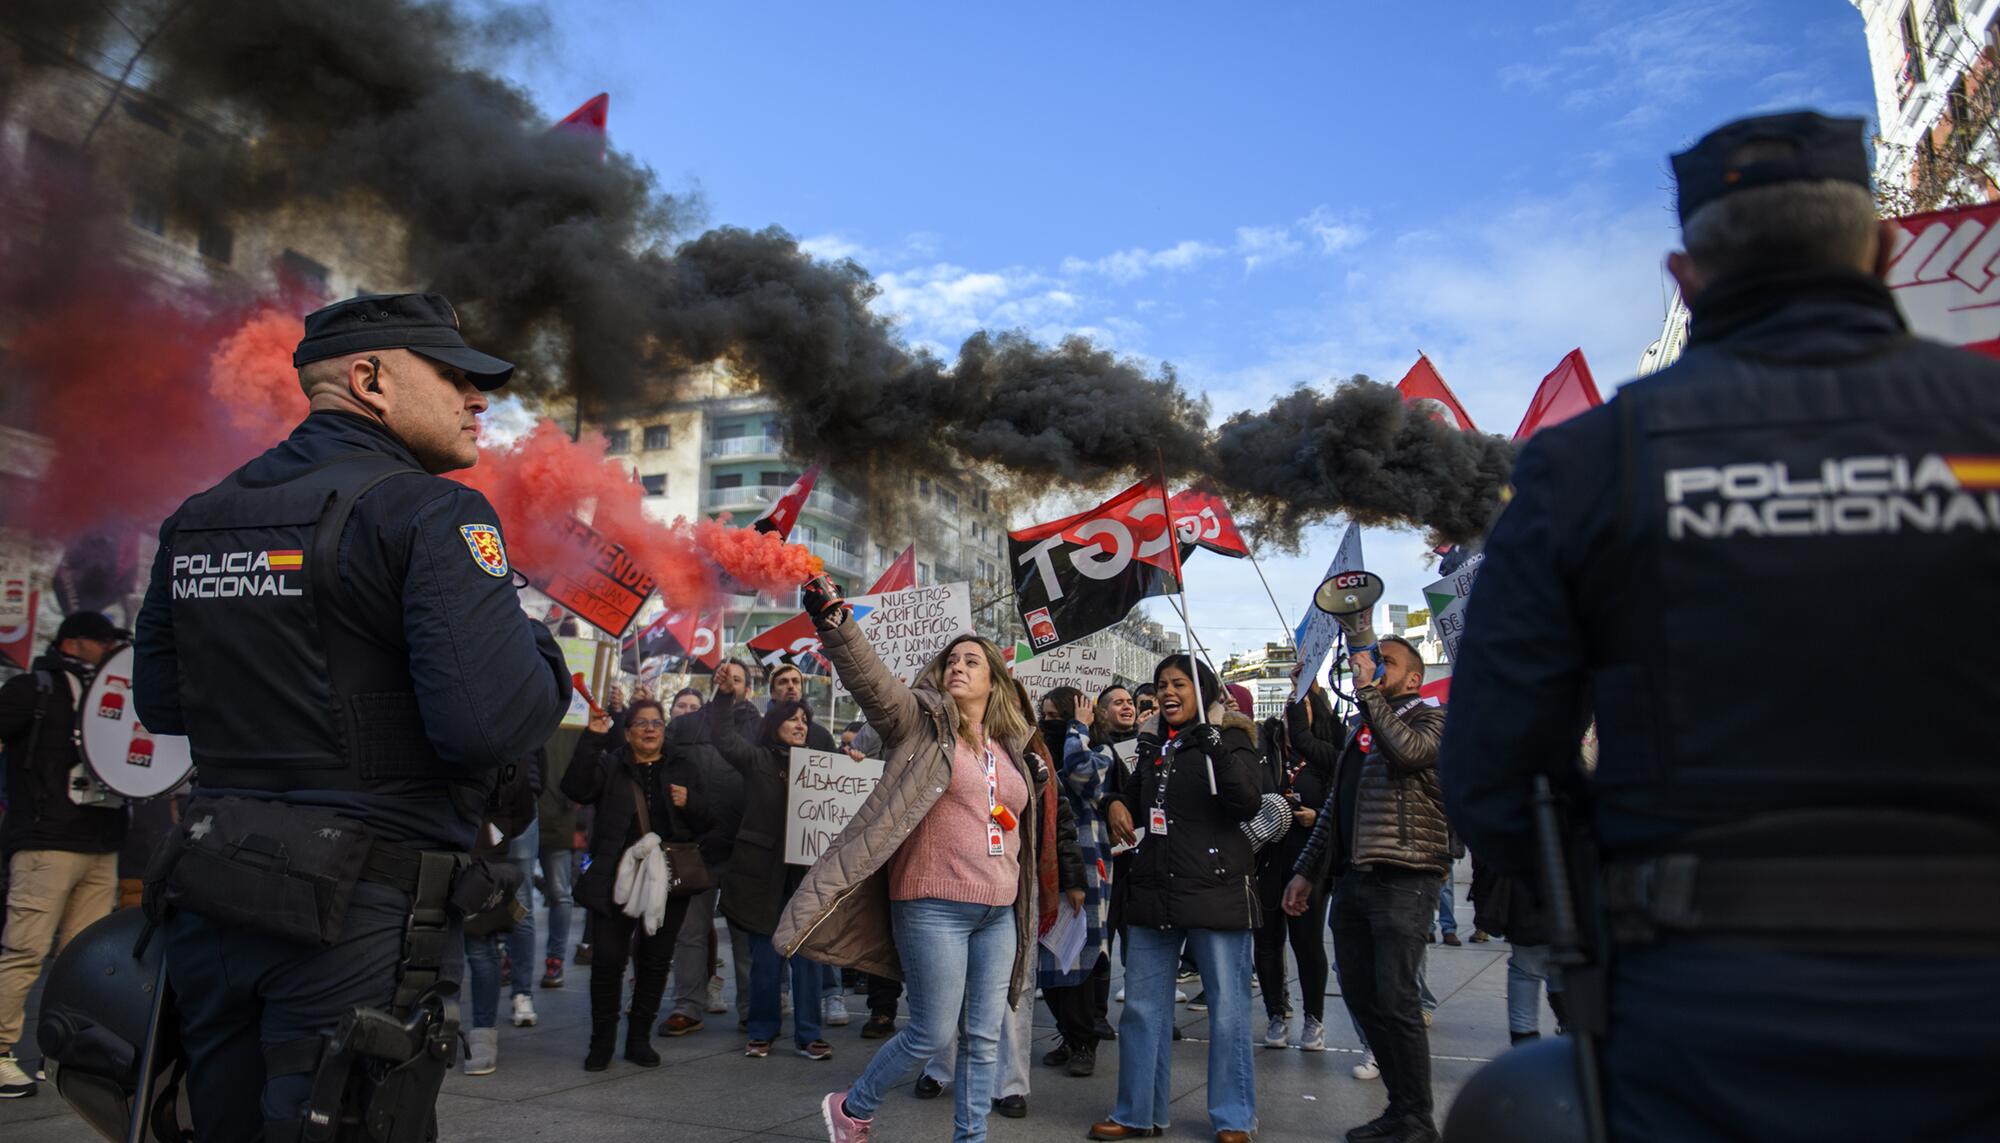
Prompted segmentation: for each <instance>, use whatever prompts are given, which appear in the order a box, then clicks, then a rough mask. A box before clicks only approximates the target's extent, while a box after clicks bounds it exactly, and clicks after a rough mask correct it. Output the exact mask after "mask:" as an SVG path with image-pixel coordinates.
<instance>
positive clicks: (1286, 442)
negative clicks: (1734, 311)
mask: <svg viewBox="0 0 2000 1143" xmlns="http://www.w3.org/2000/svg"><path fill="white" fill-rule="evenodd" d="M477 13H478V14H476V15H475V14H474V13H473V12H472V11H471V10H469V9H468V8H467V7H465V6H456V5H453V4H452V3H450V2H449V0H433V2H421V0H340V2H339V3H327V2H325V0H124V2H122V3H121V2H120V0H107V2H106V3H104V4H93V5H72V4H59V3H54V2H52V0H16V3H14V4H10V5H9V6H8V8H7V11H6V13H5V14H4V15H0V27H7V28H9V29H10V30H11V31H13V32H14V33H15V34H17V35H19V36H21V37H22V38H23V39H24V40H26V41H29V42H35V43H41V44H47V45H60V44H89V43H92V42H102V41H104V40H105V39H106V37H107V34H108V33H109V32H110V30H111V29H112V28H113V27H114V26H122V27H124V28H126V29H129V30H130V32H131V37H130V38H131V40H132V41H133V42H134V43H143V44H144V51H145V60H144V72H145V73H146V74H147V75H148V76H149V83H150V90H152V91H153V92H154V93H156V94H158V95H160V96H161V97H163V98H165V99H168V100H170V101H173V102H175V103H178V104H181V105H184V106H200V107H213V108H219V109H222V110H223V111H225V112H226V113H227V114H228V115H229V116H230V117H231V118H232V119H234V120H235V121H236V122H237V123H239V124H241V125H242V130H241V132H240V138H237V139H235V140H232V141H229V142H217V143H215V144H213V145H211V146H208V147H204V148H200V149H192V148H183V150H184V151H185V152H186V154H185V155H183V157H182V166H181V169H180V171H179V173H178V178H179V181H180V183H181V186H182V191H183V198H184V200H185V201H195V202H201V203H203V204H204V205H205V208H206V209H208V210H210V211H213V212H216V213H217V214H219V215H223V216H230V215H239V214H251V213H256V212H263V211H269V210H273V209H278V208H284V209H287V210H290V211H293V212H299V211H306V212H311V211H320V212H323V213H324V214H325V215H326V216H328V217H339V218H342V219H343V220H345V221H347V222H349V223H351V222H352V221H353V220H354V219H356V218H367V217H369V216H370V214H371V213H374V214H378V215H380V216H382V217H384V218H387V219H393V220H394V221H395V222H396V223H398V224H400V225H399V226H397V227H388V228H385V230H384V232H385V233H397V232H400V233H402V234H405V235H407V248H406V249H405V250H404V251H403V252H402V260H403V261H404V262H405V264H406V266H407V271H408V272H407V277H408V278H409V279H410V280H412V281H415V282H420V283H423V284H424V286H425V287H426V288H430V289H436V290H439V291H442V292H443V293H445V294H447V295H449V296H450V297H451V298H453V299H454V301H455V302H459V303H461V312H462V313H463V315H464V318H465V321H466V325H467V328H468V335H469V337H470V338H471V339H472V340H473V342H474V344H478V345H481V346H482V347H489V348H491V349H492V350H493V351H495V352H498V353H500V354H502V355H505V356H508V357H510V358H511V359H513V360H516V361H519V362H521V363H523V364H524V365H526V366H527V368H526V369H524V370H523V372H522V374H521V375H520V378H521V380H520V382H519V383H520V384H522V385H523V386H524V387H526V388H528V389H531V390H536V391H539V392H541V393H543V394H545V395H549V394H558V393H569V394H573V395H574V396H576V397H577V399H578V401H579V402H580V404H581V405H582V407H583V408H584V409H585V410H586V412H587V413H588V414H590V415H598V414H606V413H615V412H618V411H620V410H621V409H626V408H640V407H644V406H647V405H651V404H654V403H656V402H658V401H659V400H661V399H663V398H666V397H670V396H673V395H674V389H675V386H676V383H677V382H678V381H679V380H680V379H682V378H685V377H686V376H687V375H688V374H689V373H690V372H691V371H693V370H695V369H697V368H699V367H702V366H705V365H708V364H709V363H712V362H715V361H728V362H730V363H732V364H734V365H736V366H737V367H739V369H740V370H741V371H742V372H744V373H746V374H748V375H751V376H754V377H755V378H756V379H757V381H758V383H759V384H760V385H761V386H762V388H763V390H764V391H765V392H766V393H768V394H769V395H770V396H771V397H773V398H774V399H775V400H776V401H777V402H778V404H779V406H780V409H781V413H780V418H779V419H780V423H781V426H782V434H783V437H784V439H785V442H786V445H787V447H788V448H789V449H790V451H791V452H792V453H793V454H794V455H796V456H798V457H800V458H802V459H810V460H816V461H820V462H822V463H823V464H825V465H826V466H827V468H828V469H829V471H831V472H832V473H834V474H835V475H837V476H838V477H839V478H840V479H841V480H842V481H843V482H844V483H847V484H849V485H850V486H851V487H854V488H855V489H856V490H857V491H859V492H862V493H863V494H864V495H866V496H867V497H868V498H869V500H870V502H871V503H873V504H875V505H877V506H878V508H879V507H882V506H892V505H894V504H895V503H896V502H897V501H898V500H899V499H900V497H901V495H902V493H903V490H904V489H906V488H907V487H908V486H909V484H910V478H911V476H913V475H915V474H918V473H923V472H935V471H940V470H946V469H951V468H956V467H961V466H963V465H966V464H968V463H970V464H976V465H985V466H990V467H992V468H997V469H998V470H1000V471H1002V472H1003V473H1004V474H1005V476H1006V477H1007V478H1008V479H1009V481H1010V483H1013V484H1015V485H1016V486H1023V487H1025V488H1027V489H1029V490H1039V489H1041V488H1043V487H1046V486H1048V485H1050V484H1052V483H1055V482H1064V483H1073V484H1084V485H1101V484H1105V483H1108V482H1110V481H1112V480H1115V479H1122V478H1130V477H1131V476H1134V475H1136V474H1140V473H1145V472H1150V471H1153V470H1154V468H1155V465H1156V464H1158V463H1160V461H1161V460H1162V459H1163V460H1164V464H1165V466H1166V468H1167V470H1168V472H1169V473H1170V474H1171V475H1184V474H1187V473H1192V472H1204V473H1208V474H1210V475H1211V476H1212V477H1214V478H1216V479H1217V481H1218V482H1219V484H1220V485H1221V487H1222V490H1223V491H1224V492H1225V493H1226V494H1233V495H1236V496H1238V497H1239V498H1242V497H1246V496H1247V497H1248V500H1247V501H1246V504H1248V503H1254V505H1255V508H1256V509H1257V514H1258V515H1260V516H1262V517H1263V528H1262V532H1263V534H1264V535H1265V536H1266V537H1269V538H1274V539H1276V540H1278V541H1280V542H1288V541H1291V540H1294V539H1295V538H1296V535H1297V530H1298V528H1299V527H1300V526H1302V525H1304V524H1306V523H1309V522H1311V521H1312V520H1313V519H1316V518H1319V517H1321V516H1324V515H1328V514H1333V513H1344V514H1348V515H1352V516H1355V517H1356V518H1363V519H1368V520H1371V521H1381V522H1391V521H1405V522H1410V523H1416V524H1419V525H1422V526H1424V527H1427V528H1429V529H1431V530H1432V531H1434V532H1435V533H1437V534H1438V535H1439V536H1440V537H1442V538H1447V539H1464V538H1469V537H1471V536H1473V535H1476V534H1477V532H1478V531H1479V529H1480V527H1481V526H1483V524H1484V518H1485V509H1486V508H1487V507H1490V506H1491V504H1492V503H1493V500H1492V495H1493V493H1494V491H1495V490H1496V489H1497V487H1498V484H1499V481H1500V480H1501V479H1503V478H1504V468H1505V464H1504V452H1505V448H1504V445H1501V444H1494V443H1492V442H1489V441H1484V440H1473V439H1468V440H1467V441H1465V442H1463V443H1454V441H1453V440H1452V439H1450V437H1449V436H1448V435H1447V434H1446V433H1445V431H1444V430H1441V429H1439V430H1436V431H1433V430H1431V429H1427V428H1425V427H1424V425H1423V424H1418V423H1414V422H1408V421H1407V419H1405V418H1401V417H1400V415H1399V414H1398V413H1397V409H1396V408H1391V406H1393V405H1395V404H1396V403H1395V402H1394V400H1393V397H1394V395H1393V393H1389V394H1388V395H1386V396H1380V397H1375V396H1368V395H1367V393H1366V392H1365V391H1364V389H1363V387H1361V386H1357V385H1349V386H1347V387H1344V388H1342V389H1341V390H1339V391H1338V392H1337V393H1335V394H1334V395H1332V396H1326V395H1323V394H1311V393H1304V392H1302V393H1297V394H1293V395H1292V396H1290V397H1288V398H1286V399H1284V400H1283V401H1281V402H1279V404H1278V405H1276V406H1275V407H1274V408H1273V409H1272V410H1271V411H1270V412H1268V413H1265V414H1258V415H1255V416H1238V417H1235V418H1232V419H1231V420H1230V422H1229V423H1228V424H1227V425H1226V426H1225V427H1224V429H1223V431H1222V435H1221V436H1220V437H1219V438H1218V437H1214V436H1212V435H1211V433H1210V431H1209V429H1208V426H1207V414H1208V408H1207V404H1206V402H1205V401H1204V400H1203V399H1200V398H1198V397H1196V396H1194V395H1192V394H1190V393H1189V392H1188V391H1187V390H1186V389H1185V388H1183V387H1182V386H1181V384H1180V383H1179V381H1178V380H1177V378H1176V377H1175V376H1174V374H1173V373H1172V371H1171V370H1160V371H1158V372H1149V371H1148V370H1146V369H1145V368H1143V367H1141V366H1139V365H1136V364H1134V363H1131V362H1129V361H1124V360H1120V359H1118V358H1117V357H1115V356H1114V355H1113V354H1110V353H1108V352H1106V351H1104V350H1103V349H1100V348H1098V347H1095V346H1093V345H1091V344H1090V343H1089V342H1087V341H1085V340H1083V339H1080V338H1076V339H1069V340H1066V341H1064V342H1063V343H1062V344H1060V345H1058V346H1055V347H1047V346H1043V345H1040V344H1037V343H1036V342H1034V341H1032V340H1031V339H1029V338H1028V337H1026V336H1025V335H1022V334H1019V333H1000V334H987V333H980V334H977V335H975V336H974V337H972V338H971V339H970V340H968V341H967V342H966V343H965V344H964V346H963V347H962V348H961V349H960V352H959V354H958V357H957V359H956V360H955V361H953V362H948V363H947V362H941V361H938V360H936V359H935V358H933V357H931V356H929V355H928V354H925V353H922V352H917V351H912V350H911V349H909V348H908V347H907V346H906V345H905V344H904V343H903V342H902V341H901V340H900V338H899V337H898V336H897V334H896V332H895V330H894V329H893V328H892V327H891V325H890V324H889V323H888V322H887V321H886V320H885V319H884V318H883V317H882V316H880V315H879V314H877V313H876V312H875V311H874V310H873V309H872V308H871V302H872V301H873V300H874V299H875V297H876V287H875V285H874V283H873V281H872V280H871V279H870V278H869V276H868V274H867V272H866V271H865V270H863V269H861V268H860V267H859V266H857V265H855V264H854V263H852V262H846V261H843V262H837V263H828V262H822V261H815V260H814V259H812V258H811V257H810V256H808V255H806V254H805V253H803V252H802V251H801V250H800V249H799V248H798V245H797V243H796V242H795V241H793V239H792V238H791V237H790V236H789V235H787V234H786V233H784V232H783V231H781V230H778V229H775V228H772V229H766V230H760V231H751V230H743V229H735V228H722V229H717V230H711V231H708V232H706V233H702V234H700V235H698V236H697V237H694V238H693V239H691V240H689V241H686V242H684V243H682V244H680V245H678V246H676V245H675V240H676V239H677V238H678V237H680V236H682V235H684V234H686V233H687V232H689V230H690V229H691V228H692V227H693V225H694V224H695V223H696V222H697V220H698V218H699V204H698V203H696V202H694V201H691V200H689V199H687V198H684V197H676V196H673V195H670V194H667V193H665V192H663V191H662V190H661V188H660V187H659V186H658V184H657V181H656V180H655V178H654V176H653V174H652V172H651V171H650V170H648V169H647V168H645V167H644V166H642V165H640V164H639V163H637V162H636V161H634V160H633V159H631V158H630V157H628V156H624V155H621V154H619V153H617V152H615V151H612V152H609V153H607V154H606V155H605V156H604V157H603V159H602V161H600V160H599V155H598V145H597V141H596V140H595V139H594V138H588V137H579V136H576V135H570V134H564V133H551V132H549V131H548V130H547V117H546V115H545V113H544V111H543V110H542V109H540V108H537V107H535V106H534V105H533V103H532V102H531V101H530V100H529V99H528V98H527V96H526V95H525V94H524V93H523V92H522V91H520V90H519V89H518V88H516V87H515V86H513V85H511V84H509V83H507V82H506V81H504V80H502V79H500V78H498V77H497V76H495V75H494V74H492V73H491V72H489V71H486V70H483V69H482V68H481V67H480V66H479V64H478V61H481V60H489V59H493V58H497V57H498V56H500V55H502V54H504V53H506V52H508V51H510V50H517V49H519V48H521V47H523V46H524V45H531V44H533V43H534V42H536V39H537V37H538V36H539V35H540V34H541V32H542V30H543V28H544V27H545V23H546V20H545V18H544V17H543V16H542V15H541V14H540V13H539V11H538V10H537V9H534V8H531V7H516V6H507V5H504V4H503V5H499V6H495V5H485V6H481V7H479V8H478V9H477ZM350 229H351V227H350ZM1357 392H1360V393H1362V396H1361V397H1356V396H1354V395H1353V394H1355V393H1357ZM1398 408H1399V406H1398ZM1325 450H1341V451H1342V452H1345V453H1351V455H1333V454H1329V453H1327V452H1326V451H1325ZM1466 482H1470V483H1466Z"/></svg>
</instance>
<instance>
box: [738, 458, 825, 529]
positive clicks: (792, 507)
mask: <svg viewBox="0 0 2000 1143" xmlns="http://www.w3.org/2000/svg"><path fill="white" fill-rule="evenodd" d="M818 479H819V465H816V464H815V465H813V466H812V467H811V468H808V469H806V470H805V471H804V472H803V473H801V474H799V478H798V479H797V480H794V481H792V486H791V487H790V488H787V489H785V494H784V495H783V496H780V497H778V500H777V503H775V504H773V505H771V506H770V507H769V508H768V509H766V510H765V511H764V514H763V515H762V516H759V517H757V519H756V520H755V521H754V522H753V523H752V524H751V525H750V526H751V527H752V528H755V529H757V530H758V531H759V532H776V533H777V534H778V538H779V539H780V540H788V539H790V538H791V536H792V525H794V524H796V523H798V522H799V511H800V510H801V509H803V508H804V507H805V506H806V497H808V496H811V495H812V490H813V482H814V481H816V480H818Z"/></svg>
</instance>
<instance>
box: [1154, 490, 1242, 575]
mask: <svg viewBox="0 0 2000 1143" xmlns="http://www.w3.org/2000/svg"><path fill="white" fill-rule="evenodd" d="M1168 507H1170V508H1172V509H1173V513H1174V527H1175V528H1177V529H1179V530H1180V534H1181V558H1182V559H1183V560H1185V559H1187V558H1188V557H1189V556H1191V555H1193V554H1194V549H1195V548H1197V547H1202V548H1207V549H1208V550H1209V551H1211V552H1214V553H1215V554H1216V555H1218V556H1230V557H1232V558H1235V559H1239V560H1240V559H1242V558H1244V557H1245V556H1248V555H1249V554H1250V545H1249V544H1246V543H1244V542H1243V533H1241V532H1239V531H1237V530H1236V520H1235V518H1234V517H1232V516H1231V515H1230V514H1229V506H1228V505H1227V504H1224V503H1223V502H1222V497H1220V496H1217V495H1216V494H1215V493H1213V492H1211V491H1209V490H1208V489H1206V488H1190V489H1187V490H1186V491H1184V492H1179V493H1176V494H1175V496H1174V498H1173V500H1171V501H1169V502H1168Z"/></svg>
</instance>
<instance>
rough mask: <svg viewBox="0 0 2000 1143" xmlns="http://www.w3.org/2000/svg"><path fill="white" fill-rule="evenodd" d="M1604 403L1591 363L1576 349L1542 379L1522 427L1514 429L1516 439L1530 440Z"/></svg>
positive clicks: (1530, 402)
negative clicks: (1537, 434) (1551, 427)
mask: <svg viewBox="0 0 2000 1143" xmlns="http://www.w3.org/2000/svg"><path fill="white" fill-rule="evenodd" d="M1603 403H1604V398H1603V397H1600V396H1598V394H1597V382H1596V381H1595V380H1593V379H1592V378H1591V376H1590V366H1589V364H1587V363H1586V362H1585V361H1584V360H1583V350H1581V349H1572V350H1570V351H1569V355H1568V356H1567V357H1564V358H1563V359H1562V362H1561V363H1560V364H1558V365H1557V366H1556V367H1555V368H1554V369H1552V370H1550V371H1549V375H1548V376H1547V377H1544V378H1542V383H1541V386H1540V387H1539V388H1537V389H1536V390H1535V397H1534V400H1532V401H1529V402H1528V412H1527V415H1525V416H1523V417H1522V418H1521V427H1520V428H1518V429H1515V430H1514V439H1515V440H1517V441H1524V440H1527V439H1528V438H1529V437H1531V436H1534V435H1535V433H1536V431H1537V430H1539V429H1545V428H1547V427H1549V426H1550V425H1559V424H1561V423H1563V422H1564V421H1567V420H1569V419H1570V418H1571V417H1574V416H1576V415H1577V414H1578V413H1581V412H1584V411H1586V410H1589V409H1595V408H1596V407H1597V406H1599V405H1602V404H1603Z"/></svg>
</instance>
